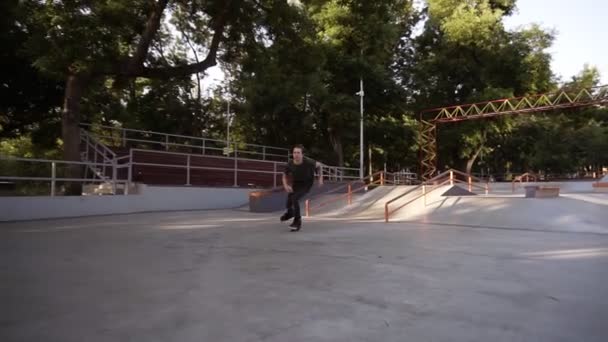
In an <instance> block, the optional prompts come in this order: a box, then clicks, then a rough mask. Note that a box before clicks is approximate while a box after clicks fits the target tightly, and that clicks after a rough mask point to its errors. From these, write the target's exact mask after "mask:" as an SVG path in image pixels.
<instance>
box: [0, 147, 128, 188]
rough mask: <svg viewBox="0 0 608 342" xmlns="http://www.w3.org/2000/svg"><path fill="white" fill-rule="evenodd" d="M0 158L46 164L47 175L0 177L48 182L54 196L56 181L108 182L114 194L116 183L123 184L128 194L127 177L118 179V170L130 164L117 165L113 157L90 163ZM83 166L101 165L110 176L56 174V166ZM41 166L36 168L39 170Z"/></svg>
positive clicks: (0, 177) (2, 157)
mask: <svg viewBox="0 0 608 342" xmlns="http://www.w3.org/2000/svg"><path fill="white" fill-rule="evenodd" d="M0 160H3V161H12V162H23V163H29V164H35V165H41V164H42V165H46V167H47V168H50V171H49V173H50V175H49V176H47V177H40V176H15V175H3V174H0V179H1V180H5V181H42V182H49V183H50V186H51V189H50V195H51V196H55V195H56V194H57V183H58V182H77V183H83V184H84V183H110V184H111V185H112V193H113V194H116V189H117V184H124V185H125V191H124V194H128V183H129V180H128V179H118V170H119V169H122V168H130V167H131V165H130V164H125V165H118V164H117V163H116V162H115V160H116V159H114V161H113V162H112V163H92V162H77V161H64V160H52V159H35V158H18V157H9V156H2V155H0ZM63 165H65V166H73V165H79V166H85V167H93V168H95V167H102V168H110V169H111V170H112V171H111V177H109V179H101V178H86V177H84V178H71V177H62V176H61V175H58V172H57V167H58V166H63ZM41 168H42V167H39V168H37V169H38V170H40V169H41Z"/></svg>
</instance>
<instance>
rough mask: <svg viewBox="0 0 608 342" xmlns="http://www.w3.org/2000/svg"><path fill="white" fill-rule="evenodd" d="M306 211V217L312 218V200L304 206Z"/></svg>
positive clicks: (307, 201)
mask: <svg viewBox="0 0 608 342" xmlns="http://www.w3.org/2000/svg"><path fill="white" fill-rule="evenodd" d="M304 211H305V213H306V217H310V200H309V199H307V200H306V202H305V204H304Z"/></svg>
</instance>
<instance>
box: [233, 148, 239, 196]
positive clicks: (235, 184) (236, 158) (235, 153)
mask: <svg viewBox="0 0 608 342" xmlns="http://www.w3.org/2000/svg"><path fill="white" fill-rule="evenodd" d="M237 155H238V146H237V144H236V143H234V186H235V187H237V186H239V176H238V175H239V165H238V156H237Z"/></svg>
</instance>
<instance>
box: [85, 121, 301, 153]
mask: <svg viewBox="0 0 608 342" xmlns="http://www.w3.org/2000/svg"><path fill="white" fill-rule="evenodd" d="M81 126H82V127H85V128H86V129H87V130H88V131H89V134H90V135H91V136H93V137H95V138H97V139H98V140H104V141H106V142H108V143H111V144H112V145H113V146H116V147H119V146H120V147H124V148H129V147H137V145H138V144H149V145H152V146H157V147H160V148H161V149H164V150H165V151H169V150H170V149H180V148H181V149H189V150H197V151H200V153H199V154H202V155H207V154H216V155H217V154H220V155H221V154H225V155H231V154H232V153H233V152H234V151H235V150H236V149H237V148H238V149H239V150H240V153H241V155H252V156H255V157H256V159H261V160H268V159H270V160H273V159H274V160H276V161H286V160H288V159H289V152H290V151H289V149H286V148H282V147H274V146H266V145H257V144H246V143H237V142H233V141H231V142H228V141H226V140H221V139H210V138H201V137H193V136H186V135H181V134H169V133H161V132H154V131H144V130H137V129H130V128H121V127H112V126H104V125H91V124H81Z"/></svg>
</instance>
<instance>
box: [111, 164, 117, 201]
mask: <svg viewBox="0 0 608 342" xmlns="http://www.w3.org/2000/svg"><path fill="white" fill-rule="evenodd" d="M112 195H116V159H112Z"/></svg>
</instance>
